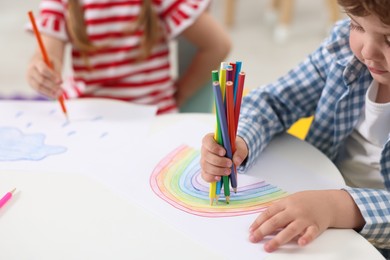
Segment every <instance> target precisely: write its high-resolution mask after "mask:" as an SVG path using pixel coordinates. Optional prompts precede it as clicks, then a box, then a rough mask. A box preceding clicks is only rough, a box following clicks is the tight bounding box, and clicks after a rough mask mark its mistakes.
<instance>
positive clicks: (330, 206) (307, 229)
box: [249, 191, 348, 252]
mask: <svg viewBox="0 0 390 260" xmlns="http://www.w3.org/2000/svg"><path fill="white" fill-rule="evenodd" d="M336 192H337V193H338V192H341V193H346V192H345V191H303V192H298V193H295V194H292V195H290V196H288V197H286V198H284V199H282V200H280V201H278V202H276V203H275V204H273V205H271V206H270V207H269V208H268V209H267V210H266V211H265V212H263V213H262V214H260V215H259V216H258V217H257V219H256V220H255V221H254V222H253V224H252V225H251V227H250V229H249V232H250V235H249V240H250V241H251V242H254V243H255V242H259V241H261V240H262V239H263V238H265V237H266V236H268V235H271V234H273V233H275V232H277V231H279V230H280V229H282V230H281V231H280V232H279V233H278V234H277V235H276V236H275V237H274V238H272V239H271V240H270V241H268V242H267V243H266V244H265V245H264V249H265V251H267V252H272V251H274V250H276V249H278V248H279V247H280V246H281V245H283V244H286V243H288V242H289V241H291V240H293V239H296V238H297V239H298V240H297V243H298V245H300V246H304V245H307V244H308V243H310V242H311V241H313V240H314V239H315V238H316V237H317V236H319V235H320V234H321V233H322V232H324V231H325V230H326V229H327V228H328V227H331V226H335V225H334V223H332V222H333V221H334V220H335V219H337V216H336V215H337V214H339V215H340V212H337V206H336V205H337V204H338V203H336V202H334V201H333V198H336V197H335V196H334V194H336ZM342 195H344V194H342ZM347 196H348V195H347ZM344 217H345V216H344Z"/></svg>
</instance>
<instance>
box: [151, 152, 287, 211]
mask: <svg viewBox="0 0 390 260" xmlns="http://www.w3.org/2000/svg"><path fill="white" fill-rule="evenodd" d="M199 161H200V152H199V150H196V149H194V148H191V147H189V146H187V145H181V146H179V147H178V148H176V149H175V150H173V151H172V152H171V153H169V154H168V155H167V156H166V157H165V158H163V159H162V160H161V161H160V162H159V163H158V164H157V166H156V167H155V168H154V170H153V173H152V175H151V177H150V186H151V188H152V190H153V191H154V193H155V194H156V195H157V196H159V197H160V198H161V199H163V200H164V201H166V202H167V203H169V204H171V205H172V206H174V207H176V208H178V209H180V210H183V211H185V212H187V213H190V214H194V215H198V216H203V217H232V216H239V215H247V214H253V213H258V212H261V211H264V210H265V209H266V208H267V207H268V206H269V205H270V204H271V203H272V202H274V201H276V200H279V199H281V198H283V197H285V196H286V195H287V193H286V192H285V191H283V190H281V189H280V188H278V187H276V186H273V185H270V184H267V183H266V182H264V181H257V182H256V183H251V184H248V185H244V186H239V187H238V191H237V193H233V192H232V193H231V196H230V204H226V203H225V202H224V201H225V198H224V196H223V195H222V194H221V197H220V198H219V203H218V204H216V205H215V204H214V205H213V206H211V205H210V199H209V194H208V192H209V187H208V183H206V182H204V181H203V180H202V177H201V176H200V164H199ZM244 177H245V176H244V174H242V175H240V176H239V178H244ZM221 193H222V192H221Z"/></svg>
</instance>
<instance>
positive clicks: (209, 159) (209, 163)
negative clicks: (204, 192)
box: [200, 134, 248, 182]
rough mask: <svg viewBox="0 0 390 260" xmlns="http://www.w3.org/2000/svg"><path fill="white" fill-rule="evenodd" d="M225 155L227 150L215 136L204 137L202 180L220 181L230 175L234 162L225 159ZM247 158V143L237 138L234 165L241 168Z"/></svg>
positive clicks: (201, 161) (201, 160)
mask: <svg viewBox="0 0 390 260" xmlns="http://www.w3.org/2000/svg"><path fill="white" fill-rule="evenodd" d="M225 154H226V151H225V149H224V148H223V147H222V146H221V145H219V144H217V142H216V141H215V140H214V134H207V135H206V136H205V137H203V140H202V148H201V159H200V165H201V167H202V178H203V179H204V180H205V181H207V182H214V181H219V180H220V179H221V176H225V175H229V174H230V172H231V166H232V163H233V162H232V160H230V159H229V158H227V157H225ZM247 156H248V148H247V146H246V143H245V141H244V140H243V139H242V138H241V137H239V136H237V139H236V152H235V153H234V155H233V161H234V164H235V165H236V166H239V165H240V164H241V163H242V162H243V161H244V160H245V158H246V157H247Z"/></svg>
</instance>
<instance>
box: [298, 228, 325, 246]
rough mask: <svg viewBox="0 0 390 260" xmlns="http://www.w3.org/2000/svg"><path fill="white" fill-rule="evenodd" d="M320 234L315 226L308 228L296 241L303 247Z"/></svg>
mask: <svg viewBox="0 0 390 260" xmlns="http://www.w3.org/2000/svg"><path fill="white" fill-rule="evenodd" d="M319 234H320V229H319V228H318V227H317V226H309V227H308V228H307V229H306V230H305V232H304V233H303V235H302V236H301V237H300V238H299V239H298V245H300V246H305V245H307V244H309V243H310V242H311V241H313V240H314V239H315V238H316V237H318V236H319Z"/></svg>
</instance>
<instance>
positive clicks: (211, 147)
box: [202, 133, 226, 156]
mask: <svg viewBox="0 0 390 260" xmlns="http://www.w3.org/2000/svg"><path fill="white" fill-rule="evenodd" d="M203 150H207V151H209V152H210V153H213V154H217V155H219V156H225V153H226V151H225V149H224V148H223V147H222V146H221V145H219V144H217V143H216V141H215V140H214V134H212V133H209V134H207V135H205V136H204V137H203V139H202V152H203Z"/></svg>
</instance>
